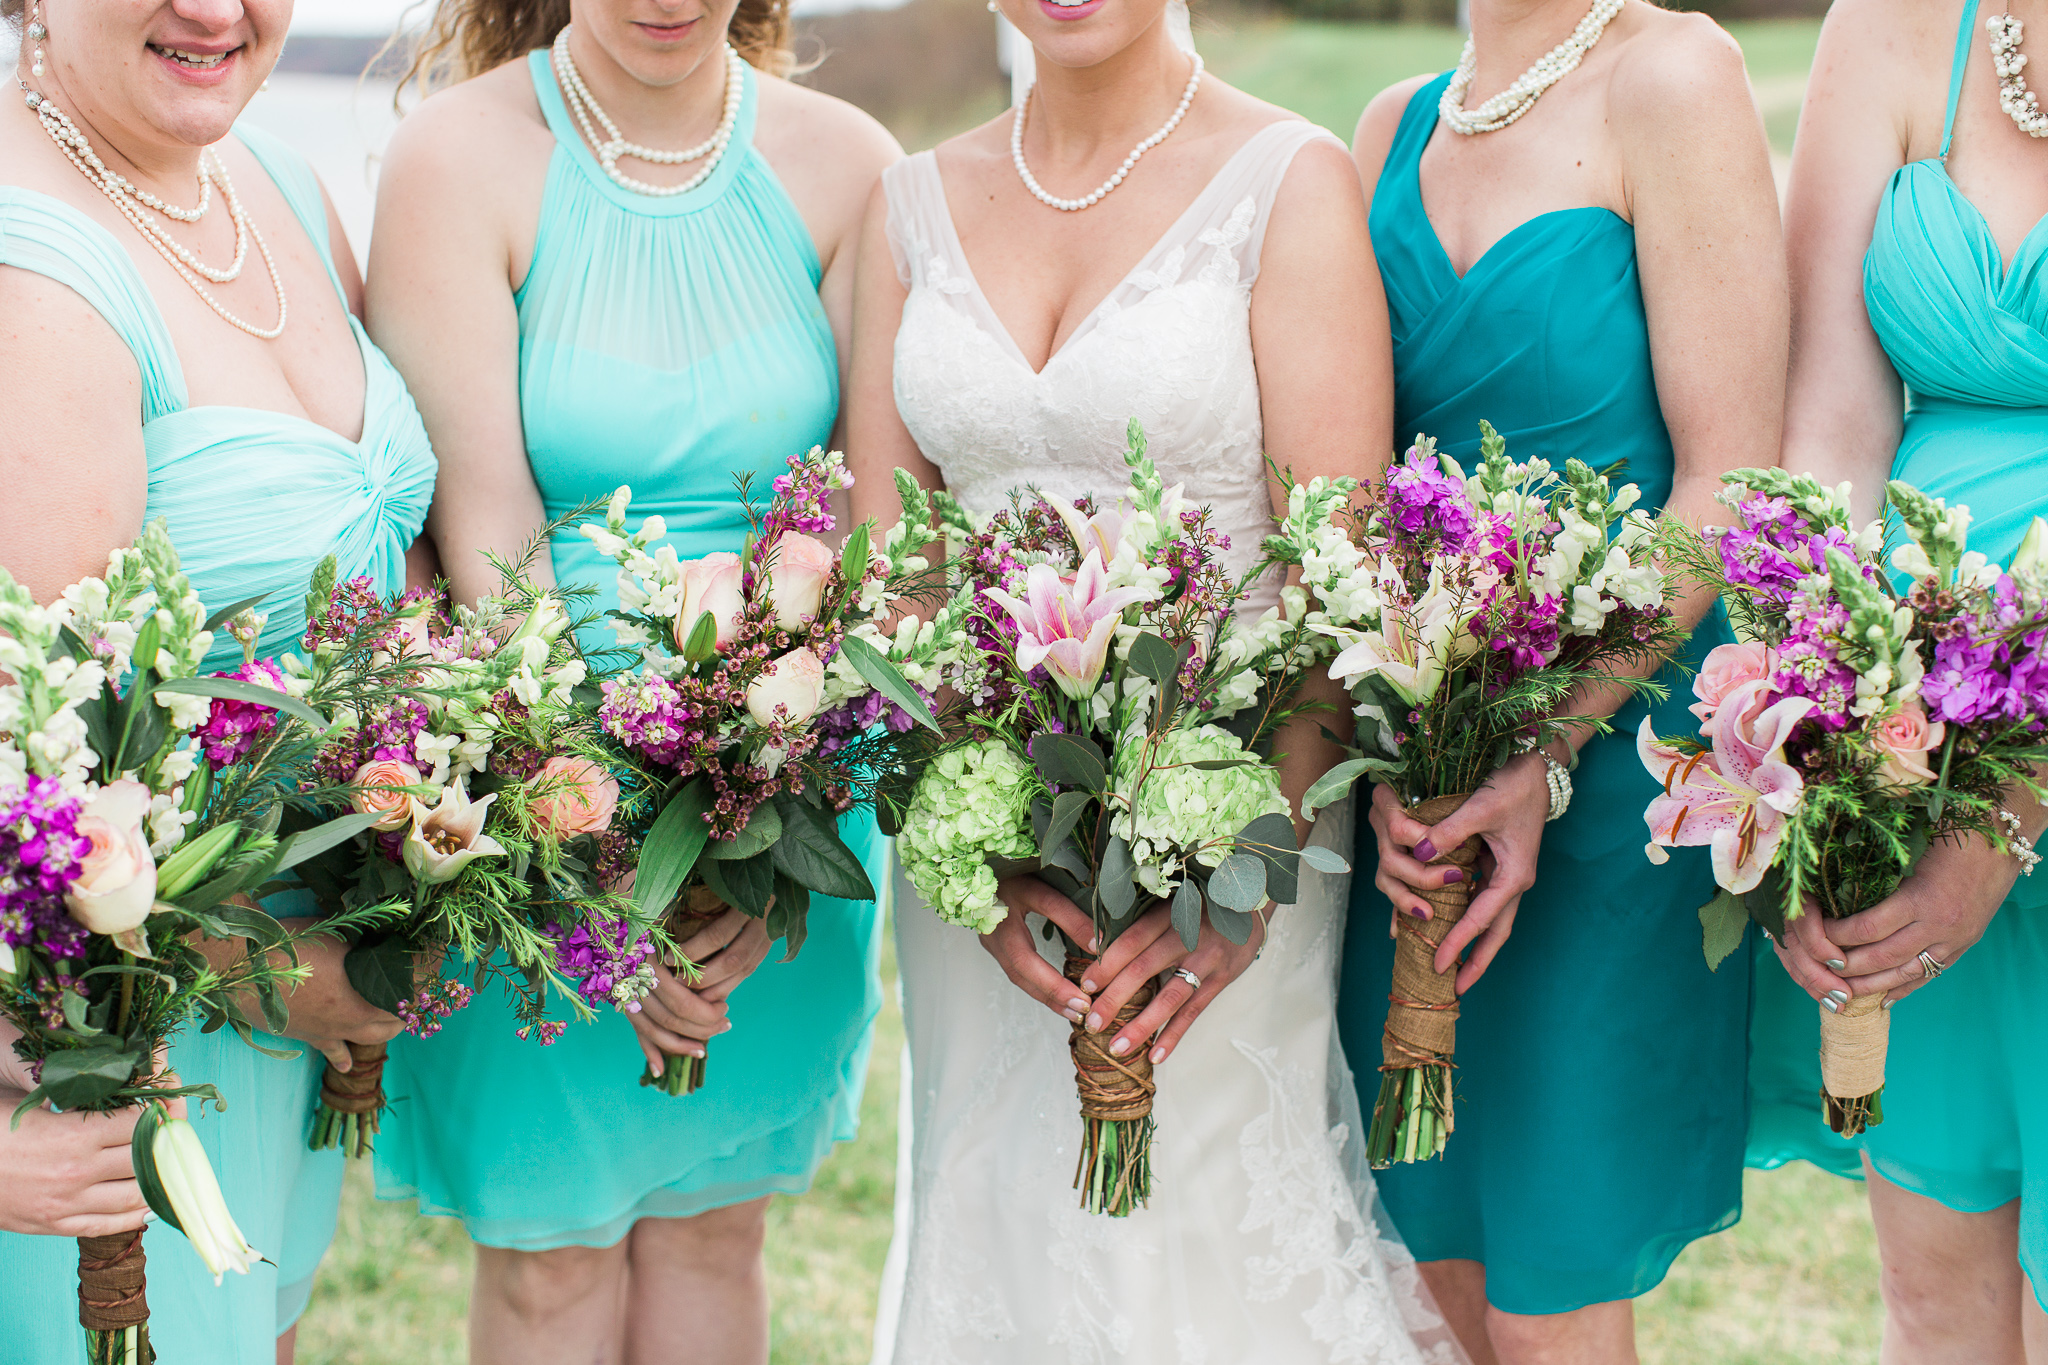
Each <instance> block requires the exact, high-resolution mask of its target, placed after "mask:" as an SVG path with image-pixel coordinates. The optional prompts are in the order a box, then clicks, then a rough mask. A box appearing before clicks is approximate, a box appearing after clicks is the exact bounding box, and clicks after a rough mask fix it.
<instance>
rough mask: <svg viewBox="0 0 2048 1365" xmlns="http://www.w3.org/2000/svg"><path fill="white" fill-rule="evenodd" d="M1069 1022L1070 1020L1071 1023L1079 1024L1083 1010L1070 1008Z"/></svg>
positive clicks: (1068, 1013)
mask: <svg viewBox="0 0 2048 1365" xmlns="http://www.w3.org/2000/svg"><path fill="white" fill-rule="evenodd" d="M1067 1022H1068V1023H1070V1024H1078V1023H1080V1022H1081V1011H1079V1010H1068V1011H1067Z"/></svg>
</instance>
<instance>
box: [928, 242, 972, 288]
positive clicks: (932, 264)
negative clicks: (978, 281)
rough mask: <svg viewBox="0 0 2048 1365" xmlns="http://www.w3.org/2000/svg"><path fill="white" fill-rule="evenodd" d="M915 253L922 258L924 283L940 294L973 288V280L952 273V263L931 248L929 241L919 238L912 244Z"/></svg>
mask: <svg viewBox="0 0 2048 1365" xmlns="http://www.w3.org/2000/svg"><path fill="white" fill-rule="evenodd" d="M914 246H915V250H916V251H917V254H918V255H919V256H921V257H923V258H924V284H925V287H926V288H928V289H936V290H938V291H939V292H940V293H941V294H965V293H966V292H967V291H968V290H970V289H972V288H974V282H973V281H972V280H970V279H968V278H967V277H966V276H964V275H955V274H954V273H953V263H952V262H951V261H949V260H947V259H946V258H945V257H944V256H941V255H940V254H939V253H938V252H936V251H934V250H932V246H931V243H929V242H927V241H925V240H924V239H923V238H919V239H918V240H917V242H916V243H915V244H914Z"/></svg>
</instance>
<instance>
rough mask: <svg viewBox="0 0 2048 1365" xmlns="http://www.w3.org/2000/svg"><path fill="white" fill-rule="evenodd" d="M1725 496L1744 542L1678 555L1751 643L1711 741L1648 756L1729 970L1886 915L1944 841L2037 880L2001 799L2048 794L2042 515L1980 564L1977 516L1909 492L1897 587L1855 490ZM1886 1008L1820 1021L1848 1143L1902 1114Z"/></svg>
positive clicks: (1657, 806) (1657, 805) (1746, 487)
mask: <svg viewBox="0 0 2048 1365" xmlns="http://www.w3.org/2000/svg"><path fill="white" fill-rule="evenodd" d="M1722 481H1723V483H1725V484H1726V485H1727V487H1726V488H1725V489H1724V490H1723V492H1722V494H1721V501H1722V502H1724V503H1725V504H1727V505H1728V506H1729V507H1730V508H1732V509H1733V510H1734V512H1735V515H1736V524H1735V525H1733V526H1725V527H1715V528H1710V529H1709V531H1708V532H1707V535H1706V536H1705V537H1704V538H1695V539H1693V540H1692V541H1691V542H1690V544H1689V545H1685V544H1680V545H1679V546H1678V547H1677V552H1678V557H1679V558H1680V559H1681V560H1682V562H1684V563H1685V564H1686V567H1687V568H1688V569H1689V570H1691V572H1693V573H1694V574H1695V575H1696V576H1697V577H1698V578H1699V579H1700V581H1702V582H1704V583H1708V584H1711V585H1713V586H1715V587H1716V588H1717V589H1719V590H1720V591H1722V592H1724V593H1725V594H1726V596H1727V601H1728V608H1729V615H1730V617H1731V618H1732V619H1733V620H1734V622H1735V625H1736V629H1737V632H1738V634H1739V635H1740V636H1741V637H1742V639H1743V640H1744V641H1745V643H1741V644H1732V645H1722V646H1721V647H1720V648H1718V649H1716V650H1714V652H1713V653H1711V654H1709V655H1708V656H1707V659H1706V662H1705V665H1704V666H1703V667H1702V669H1701V670H1700V674H1699V677H1698V678H1697V679H1695V681H1694V683H1693V693H1694V695H1695V696H1697V697H1698V698H1699V701H1698V702H1697V703H1696V704H1695V705H1694V706H1693V708H1692V710H1693V713H1694V714H1695V715H1697V716H1698V717H1699V718H1700V733H1699V736H1698V737H1697V738H1692V737H1686V738H1679V739H1658V738H1657V737H1656V736H1655V735H1654V734H1653V733H1652V732H1651V729H1650V725H1649V722H1648V721H1647V720H1645V721H1644V724H1643V730H1642V733H1641V735H1640V736H1639V738H1638V751H1639V752H1640V754H1641V755H1642V760H1643V764H1644V766H1645V767H1647V768H1648V769H1649V770H1650V772H1651V773H1652V774H1653V775H1654V776H1656V778H1657V779H1658V781H1659V782H1661V783H1662V784H1663V786H1664V794H1663V795H1662V796H1659V797H1658V798H1657V799H1656V800H1655V801H1653V802H1651V804H1650V807H1649V809H1648V810H1647V811H1645V812H1644V819H1645V821H1646V822H1647V823H1648V825H1649V828H1650V835H1651V843H1650V845H1649V847H1648V852H1649V854H1650V857H1651V858H1652V860H1653V861H1657V862H1661V861H1663V860H1664V858H1665V856H1666V855H1665V854H1664V851H1663V850H1664V849H1665V848H1666V847H1678V846H1690V845H1700V844H1704V845H1706V846H1708V847H1709V848H1711V849H1712V850H1713V865H1714V880H1715V882H1716V883H1717V884H1718V885H1719V886H1720V887H1721V894H1720V895H1719V896H1718V897H1716V898H1715V899H1714V901H1712V902H1711V903H1710V904H1708V905H1706V906H1704V907H1702V908H1701V910H1700V919H1701V922H1702V924H1703V926H1704V927H1705V931H1706V950H1707V959H1708V962H1709V963H1710V964H1717V963H1718V962H1719V961H1720V960H1721V959H1722V958H1723V957H1725V956H1727V954H1728V953H1730V952H1732V951H1733V950H1734V948H1735V946H1736V945H1737V944H1738V943H1740V942H1741V939H1742V932H1743V928H1744V926H1745V925H1746V923H1747V922H1748V921H1749V920H1750V919H1755V920H1757V922H1758V923H1760V924H1762V925H1763V926H1764V927H1765V928H1766V929H1768V930H1770V931H1771V932H1772V933H1774V934H1781V933H1782V932H1783V930H1784V923H1785V921H1786V920H1787V919H1792V918H1796V917H1797V916H1799V915H1801V914H1803V913H1805V912H1806V909H1807V907H1808V905H1809V904H1812V905H1814V906H1817V907H1818V908H1819V910H1820V912H1821V913H1822V914H1823V915H1826V916H1827V917H1828V918H1830V919H1839V918H1843V917H1845V916H1848V915H1853V914H1856V913H1857V912H1859V911H1862V910H1867V909H1869V908H1870V907H1871V906H1873V905H1875V904H1877V903H1878V902H1879V901H1881V900H1883V899H1884V898H1885V897H1886V896H1889V895H1890V894H1891V893H1892V892H1893V891H1894V890H1896V889H1897V888H1898V885H1899V883H1900V882H1901V881H1902V880H1903V879H1904V878H1905V877H1906V876H1907V875H1908V874H1909V873H1911V871H1912V870H1913V867H1914V866H1915V864H1916V863H1917V862H1918V861H1919V859H1920V855H1921V854H1922V853H1924V852H1925V851H1926V849H1927V845H1928V843H1929V841H1930V840H1932V839H1938V838H1947V839H1959V838H1963V837H1966V836H1968V835H1971V834H1979V835H1982V836H1984V837H1985V838H1986V839H1987V840H1989V841H1990V842H1991V843H1992V844H1993V845H1994V846H1996V847H1999V848H2002V849H2006V850H2009V851H2011V852H2013V853H2014V854H2015V856H2017V857H2018V858H2019V859H2020V861H2021V864H2022V866H2023V869H2024V870H2026V871H2029V872H2031V871H2032V868H2033V863H2034V862H2035V861H2037V859H2036V858H2035V856H2034V854H2033V852H2032V849H2031V848H2030V847H2029V846H2028V844H2027V843H2026V841H2025V840H2024V839H2022V838H2020V837H2018V828H2019V826H2018V821H2017V820H2016V819H2015V818H2014V817H2013V816H2011V815H2009V814H2007V813H2006V812H2005V811H2004V810H2003V808H2002V807H2001V805H2000V801H2001V796H2000V793H2001V792H2002V791H2004V790H2006V789H2009V788H2011V787H2013V786H2021V787H2025V788H2027V789H2029V790H2031V791H2033V792H2035V793H2037V794H2038V793H2041V792H2042V791H2043V788H2042V787H2041V785H2040V784H2039V782H2037V781H2036V780H2035V779H2034V777H2033V775H2032V773H2031V772H2030V771H2029V765H2031V764H2036V763H2039V762H2041V761H2042V760H2043V759H2044V758H2048V742H2044V741H2043V738H2042V735H2043V733H2044V731H2048V523H2044V522H2043V521H2042V520H2041V519H2040V518H2036V519H2035V521H2034V524H2033V526H2032V528H2031V529H2030V530H2029V532H2028V534H2027V537H2026V539H2025V541H2024V542H2023V544H2022V545H2021V547H2020V550H2019V552H2018V554H2017V555H2016V556H2015V557H2014V559H2013V562H2012V565H2011V566H2010V568H2009V569H2004V570H2001V569H2000V568H1999V567H1998V566H1997V565H1996V564H1992V563H1990V562H1988V561H1987V560H1986V559H1985V557H1984V556H1983V555H1981V554H1976V553H1973V552H1970V551H1969V550H1968V549H1967V548H1966V545H1967V535H1968V530H1969V523H1970V513H1969V509H1968V508H1967V507H1956V508H1954V509H1950V508H1949V507H1947V506H1946V505H1945V504H1944V503H1943V502H1942V501H1941V500H1940V499H1936V498H1929V497H1927V496H1925V495H1924V494H1922V493H1920V492H1919V491H1918V490H1917V489H1915V488H1913V487H1912V486H1911V485H1910V484H1906V483H1901V482H1897V481H1894V482H1892V483H1891V484H1889V485H1888V486H1887V489H1886V492H1887V497H1888V500H1889V502H1890V504H1891V507H1892V509H1893V511H1895V512H1896V513H1897V514H1898V518H1899V521H1900V523H1901V525H1902V526H1903V527H1904V529H1905V533H1906V540H1905V543H1904V544H1902V545H1900V546H1899V547H1898V549H1897V551H1896V552H1895V553H1894V555H1893V557H1892V565H1893V567H1894V568H1896V569H1897V570H1899V571H1900V574H1901V580H1900V586H1899V587H1895V586H1894V584H1893V582H1892V581H1891V580H1890V579H1888V578H1887V577H1886V576H1885V575H1884V573H1883V572H1882V571H1881V569H1880V567H1879V563H1878V558H1877V556H1878V554H1879V552H1880V550H1881V549H1882V547H1883V544H1884V530H1883V525H1882V523H1879V522H1873V523H1872V524H1870V525H1869V526H1867V527H1865V528H1863V529H1862V530H1860V531H1858V530H1856V529H1854V528H1853V527H1852V526H1851V524H1850V520H1849V511H1848V492H1849V488H1848V485H1847V484H1844V485H1842V486H1841V487H1840V488H1836V489H1828V488H1824V487H1822V486H1821V485H1820V484H1818V483H1816V482H1815V481H1814V480H1813V479H1811V478H1809V477H1806V476H1804V475H1793V474H1788V473H1786V472H1785V471H1783V470H1779V469H1743V470H1737V471H1736V472H1734V473H1732V474H1729V475H1726V476H1724V478H1723V480H1722ZM1881 998H1882V997H1880V996H1876V995H1868V996H1857V997H1855V998H1853V999H1851V1000H1850V1001H1849V1002H1848V1003H1847V1004H1846V1005H1843V1006H1842V1007H1841V1008H1840V1009H1839V1011H1835V1010H1823V1012H1822V1014H1821V1017H1820V1023H1821V1080H1822V1085H1823V1097H1824V1099H1825V1100H1826V1104H1827V1117H1828V1123H1829V1126H1831V1127H1832V1128H1833V1129H1834V1130H1835V1131H1836V1132H1838V1133H1841V1134H1842V1135H1843V1136H1845V1137H1853V1136H1855V1135H1856V1134H1857V1133H1860V1132H1861V1131H1863V1129H1864V1128H1866V1127H1868V1126H1870V1125H1872V1124H1876V1123H1880V1122H1882V1121H1883V1118H1884V1109H1883V1104H1882V1100H1883V1090H1884V1059H1885V1049H1886V1043H1887V1037H1888V1032H1889V1027H1890V1022H1891V1017H1890V1015H1889V1014H1888V1013H1887V1012H1886V1011H1885V1010H1883V1009H1882V1008H1881V1007H1880V1000H1881Z"/></svg>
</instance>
